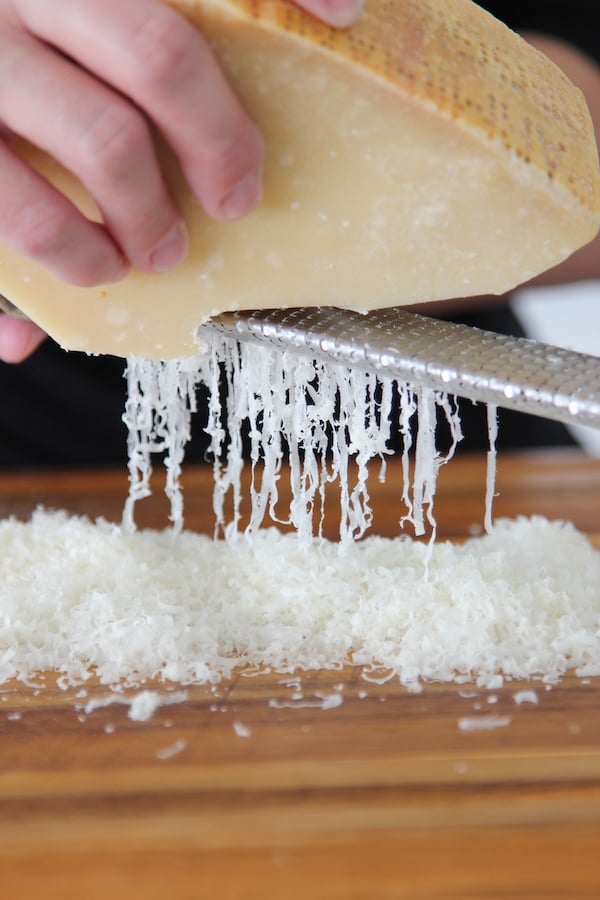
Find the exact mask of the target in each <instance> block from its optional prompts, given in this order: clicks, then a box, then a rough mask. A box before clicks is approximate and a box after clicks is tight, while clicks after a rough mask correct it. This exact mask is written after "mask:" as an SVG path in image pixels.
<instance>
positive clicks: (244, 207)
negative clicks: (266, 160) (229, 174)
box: [221, 172, 262, 219]
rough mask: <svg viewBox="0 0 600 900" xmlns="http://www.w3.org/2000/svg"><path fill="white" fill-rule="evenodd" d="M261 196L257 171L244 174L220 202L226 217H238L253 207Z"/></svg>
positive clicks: (259, 176)
mask: <svg viewBox="0 0 600 900" xmlns="http://www.w3.org/2000/svg"><path fill="white" fill-rule="evenodd" d="M261 196H262V177H261V175H260V174H258V173H257V172H253V173H252V174H250V175H246V177H245V178H242V180H241V181H240V183H239V184H237V185H236V186H235V187H234V189H233V190H232V191H231V193H229V194H227V196H226V197H225V199H224V200H223V202H222V204H221V212H222V214H223V216H224V217H225V218H226V219H239V218H241V217H242V216H245V215H246V213H249V212H250V210H252V209H254V207H255V206H256V205H257V203H259V202H260V198H261Z"/></svg>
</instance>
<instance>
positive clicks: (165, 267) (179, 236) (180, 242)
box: [150, 221, 188, 273]
mask: <svg viewBox="0 0 600 900" xmlns="http://www.w3.org/2000/svg"><path fill="white" fill-rule="evenodd" d="M187 248H188V238H187V228H186V227H185V223H184V222H181V221H180V222H178V223H177V225H175V226H174V227H173V228H171V230H170V231H168V232H167V234H166V235H165V236H164V238H163V239H162V240H161V241H160V243H158V244H157V245H156V247H155V248H154V250H153V251H152V253H151V255H150V266H151V268H152V271H153V272H156V273H160V272H168V271H169V269H172V268H173V267H174V266H176V265H177V263H180V262H181V260H182V259H183V258H184V256H185V255H186V253H187Z"/></svg>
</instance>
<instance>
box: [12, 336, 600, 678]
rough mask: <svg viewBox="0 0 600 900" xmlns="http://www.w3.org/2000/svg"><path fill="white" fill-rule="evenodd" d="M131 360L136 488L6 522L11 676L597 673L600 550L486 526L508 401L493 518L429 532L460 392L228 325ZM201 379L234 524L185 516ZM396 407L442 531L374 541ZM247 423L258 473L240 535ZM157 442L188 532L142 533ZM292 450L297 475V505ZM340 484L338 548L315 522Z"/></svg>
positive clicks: (220, 514)
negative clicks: (318, 358)
mask: <svg viewBox="0 0 600 900" xmlns="http://www.w3.org/2000/svg"><path fill="white" fill-rule="evenodd" d="M127 374H128V389H129V396H128V402H127V408H126V412H125V416H124V418H125V421H126V422H127V424H128V427H129V458H130V466H129V468H130V482H131V490H130V496H129V499H128V501H127V503H126V506H125V510H124V516H123V523H122V525H121V526H117V525H113V524H109V523H107V522H105V521H102V520H99V521H97V522H91V521H89V520H87V519H85V518H75V517H71V516H69V515H67V514H66V513H64V512H50V511H45V510H43V509H39V510H38V511H37V512H36V513H35V514H34V516H33V517H32V519H31V521H29V522H19V521H16V520H14V519H9V520H6V521H3V522H0V546H1V547H2V555H1V557H0V683H2V682H5V681H7V680H8V679H13V678H16V679H21V680H24V681H28V680H30V679H31V678H32V677H33V676H34V675H35V674H36V673H40V672H44V671H48V670H54V671H55V672H57V673H61V675H62V676H63V683H64V682H69V683H79V682H82V681H85V680H86V679H88V678H89V677H90V676H91V675H95V676H97V677H98V678H99V680H100V682H101V683H103V684H110V685H117V684H119V683H120V684H121V685H139V684H142V683H144V682H145V681H147V680H148V679H155V678H159V679H163V680H164V681H165V682H172V681H174V682H180V683H204V682H216V681H218V680H220V679H221V678H223V677H227V676H229V675H230V674H231V672H232V671H233V669H234V668H236V667H239V666H244V667H250V668H254V669H255V670H259V669H261V668H265V667H266V668H270V669H274V670H276V671H279V672H295V671H297V670H310V669H316V668H321V669H335V668H339V667H342V666H344V665H347V664H351V665H358V666H362V667H363V675H364V677H367V678H368V677H371V678H373V679H379V678H384V679H385V678H387V677H396V678H398V679H400V681H401V682H402V683H403V684H405V685H407V686H408V687H411V688H413V689H416V688H417V687H418V685H419V684H420V683H421V682H422V681H423V680H439V681H450V680H458V681H461V680H463V681H468V680H472V679H476V680H478V681H479V683H481V684H487V683H489V684H492V683H495V682H494V679H497V678H498V676H499V675H501V676H506V677H511V678H531V677H539V678H543V679H545V680H547V681H555V680H557V679H558V678H560V676H561V675H563V674H564V673H565V672H566V671H567V670H568V669H574V670H576V671H577V672H578V673H579V674H580V675H582V676H584V675H593V674H600V596H599V590H598V585H600V552H597V551H595V550H594V549H593V548H592V547H591V545H590V544H589V543H588V541H587V540H586V538H585V537H584V536H583V535H581V534H579V533H578V532H577V531H576V530H575V528H574V527H573V526H571V525H569V524H565V523H560V522H554V523H552V522H549V521H547V520H546V519H543V518H534V519H531V520H526V519H519V520H517V521H501V522H499V523H497V524H496V525H494V526H492V517H491V500H492V497H493V493H494V485H493V476H494V470H495V451H494V446H493V442H494V437H495V433H496V428H495V410H490V414H489V431H490V451H489V453H488V485H487V490H486V512H485V525H486V529H487V531H488V533H487V534H486V535H485V536H484V537H480V538H475V539H472V540H470V541H468V542H467V543H465V544H464V545H462V546H456V545H453V544H451V543H439V542H438V543H436V542H435V541H434V540H433V538H434V537H435V517H434V515H433V499H434V493H435V484H436V477H437V472H438V470H439V467H440V466H441V465H443V464H444V463H446V462H448V461H449V460H450V458H451V457H452V454H453V452H454V449H455V447H456V445H457V443H458V442H459V441H460V439H461V437H462V434H461V429H460V422H459V419H458V415H457V412H456V405H455V404H454V402H453V401H452V398H449V397H448V396H446V395H444V394H443V393H440V392H436V391H427V390H424V389H413V388H411V386H409V385H398V384H396V383H393V382H392V381H391V380H389V379H386V378H385V377H382V376H381V375H378V376H377V377H375V376H372V375H370V374H368V373H361V372H358V371H351V370H349V369H347V368H344V367H341V366H336V365H333V364H331V365H330V364H324V363H316V362H314V361H311V360H307V359H302V358H300V357H295V356H293V355H291V356H290V355H289V354H287V353H282V352H279V351H275V350H273V351H267V350H265V349H264V348H262V347H260V348H256V347H252V346H250V345H248V346H241V345H238V344H237V343H236V342H235V341H226V340H220V339H215V340H214V341H213V343H212V346H211V347H209V348H208V349H207V352H206V353H205V354H204V355H200V356H199V357H198V358H194V359H188V360H176V361H170V362H163V363H158V362H150V361H146V360H130V361H129V364H128V373H127ZM199 382H202V383H204V384H205V385H206V386H207V387H208V388H209V391H210V398H211V399H210V403H209V410H208V422H207V426H206V429H207V432H208V434H209V436H210V438H211V449H212V455H213V458H214V475H215V489H214V497H213V505H214V509H215V514H216V523H217V533H218V534H220V535H221V538H220V539H211V538H208V537H206V536H202V535H198V534H193V533H190V532H187V531H185V530H184V529H183V498H182V496H181V490H180V485H179V475H180V471H181V466H182V462H183V458H184V451H185V444H186V442H187V440H188V438H189V434H190V424H191V416H192V414H193V413H194V411H195V407H196V394H195V391H196V385H197V384H198V383H199ZM223 396H224V397H225V404H224V406H222V403H221V400H222V397H223ZM393 409H397V410H399V412H398V415H399V417H400V421H399V422H398V423H397V424H398V427H399V430H400V432H401V434H402V435H403V437H404V438H405V440H404V448H405V449H404V453H403V458H402V468H403V473H404V485H403V489H402V495H401V497H400V498H399V499H400V501H401V505H402V506H403V508H404V510H405V514H404V516H403V517H402V519H401V524H406V523H408V524H409V525H410V526H411V528H412V530H413V532H415V533H416V534H424V533H425V532H426V531H427V529H429V531H430V534H431V540H430V541H429V542H428V543H426V542H418V541H414V540H411V539H410V538H408V537H405V536H398V537H397V538H395V539H384V538H380V537H376V536H371V535H366V536H365V534H366V532H367V531H368V529H369V527H370V524H371V510H370V506H369V497H368V488H367V475H368V471H369V465H368V464H369V461H370V460H372V459H374V458H379V459H380V460H381V461H382V463H384V462H385V457H386V454H387V453H388V452H389V451H388V448H387V442H388V439H389V435H390V427H391V415H392V410H393ZM440 411H441V412H442V414H443V415H444V416H445V420H446V422H447V425H448V427H449V431H450V435H451V438H452V441H451V447H450V451H449V452H448V453H447V454H445V455H443V454H440V453H439V452H438V451H437V449H436V443H435V429H436V420H437V417H438V415H437V414H438V413H439V412H440ZM415 419H417V420H418V424H416V423H415ZM244 429H246V434H247V436H248V440H249V446H250V464H251V466H252V472H253V477H252V483H251V488H250V494H251V514H250V522H249V525H248V527H247V528H245V529H243V531H242V530H241V527H240V512H239V510H240V502H241V491H242V488H241V473H242V468H243V465H244V454H243V452H242V434H243V433H244ZM157 453H161V454H163V455H164V458H165V465H166V469H167V480H166V489H167V493H168V495H169V497H170V499H171V519H172V522H173V527H172V528H171V529H168V530H165V531H162V532H157V531H148V530H146V531H137V530H136V528H135V523H134V511H135V503H136V501H137V500H138V499H139V498H140V497H144V496H146V495H147V494H148V493H149V490H150V487H149V484H150V474H151V470H152V460H153V457H154V455H155V454H157ZM286 455H287V456H288V458H289V464H290V472H291V486H292V489H293V490H292V500H291V505H290V508H289V510H288V511H287V512H286V511H285V510H284V511H283V513H282V512H281V511H280V510H279V503H278V482H279V478H280V475H281V469H282V462H283V459H284V457H286ZM351 458H352V459H354V460H356V462H357V466H356V471H357V473H358V474H357V476H356V481H355V483H354V484H351V483H350V475H349V472H350V466H349V463H350V460H351ZM333 480H337V481H338V483H339V487H340V490H339V496H340V540H339V541H338V542H335V543H332V542H329V541H327V540H325V539H324V538H323V537H322V535H321V523H322V513H323V509H322V507H323V503H324V496H325V487H326V486H327V484H329V483H330V482H331V481H333ZM226 499H227V500H228V505H227V509H228V510H229V514H230V517H229V518H228V517H227V513H226ZM319 509H320V514H319ZM269 518H270V520H271V522H273V521H275V522H277V521H280V520H281V519H283V520H284V521H286V522H289V523H291V524H293V525H294V527H295V534H285V535H284V534H281V533H280V532H279V531H277V530H276V529H275V528H273V527H270V528H265V527H264V525H265V522H266V521H268V520H269ZM399 518H400V514H399ZM315 523H316V528H315ZM357 538H360V540H357Z"/></svg>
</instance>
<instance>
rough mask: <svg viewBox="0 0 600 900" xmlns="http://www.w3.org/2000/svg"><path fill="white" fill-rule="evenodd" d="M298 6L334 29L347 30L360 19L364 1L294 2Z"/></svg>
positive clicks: (326, 0) (314, 0) (305, 0)
mask: <svg viewBox="0 0 600 900" xmlns="http://www.w3.org/2000/svg"><path fill="white" fill-rule="evenodd" d="M296 2H297V4H298V6H301V7H303V9H305V10H306V11H307V12H309V13H312V14H313V15H314V16H317V18H319V19H322V20H323V21H324V22H327V23H328V24H329V25H333V26H334V27H335V28H347V27H348V26H349V25H353V24H354V22H356V20H357V19H358V18H359V17H360V14H361V13H362V11H363V8H364V5H365V4H364V0H296Z"/></svg>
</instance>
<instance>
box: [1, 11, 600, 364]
mask: <svg viewBox="0 0 600 900" xmlns="http://www.w3.org/2000/svg"><path fill="white" fill-rule="evenodd" d="M169 3H170V5H171V6H174V7H176V8H178V9H179V10H180V11H181V12H182V13H183V14H184V15H186V16H187V17H188V18H189V19H190V20H191V21H192V22H193V23H194V24H195V25H197V26H198V27H199V28H201V30H202V31H203V33H204V34H205V35H206V36H207V37H208V38H209V39H210V41H211V44H212V46H213V48H214V50H215V53H216V54H217V56H218V58H219V60H220V62H221V65H222V66H223V68H224V70H225V72H226V73H227V75H228V77H229V79H230V81H231V83H232V85H233V86H234V88H235V90H236V91H237V93H238V94H239V96H240V97H241V99H242V101H243V102H244V104H245V106H246V108H247V109H248V111H249V112H250V113H251V115H252V116H253V117H254V119H255V120H256V121H257V123H258V124H259V126H260V127H261V129H262V131H263V134H264V135H265V139H266V146H267V166H266V172H265V196H264V200H263V203H262V204H261V207H260V209H258V210H256V211H255V212H253V213H252V214H251V215H249V216H247V217H246V218H244V219H243V220H241V221H239V222H235V223H217V222H214V221H212V220H210V219H209V218H208V217H207V216H206V215H205V214H204V212H203V211H202V210H201V209H200V208H199V206H198V204H197V203H196V201H195V200H194V198H193V197H192V196H191V194H190V191H189V190H188V188H187V186H186V184H185V182H184V180H183V178H182V176H181V173H180V171H179V169H178V167H177V165H176V164H175V162H174V161H173V159H172V158H171V156H170V155H169V153H168V151H167V150H166V149H165V148H162V149H161V152H162V155H163V159H162V161H163V165H164V168H165V171H166V173H167V176H168V179H169V182H170V184H171V187H172V190H173V192H174V194H175V196H176V198H177V201H178V203H179V205H180V207H181V209H182V211H183V213H184V215H185V218H186V221H187V223H188V227H189V229H190V234H191V247H190V253H189V255H188V258H187V259H186V261H185V262H184V263H182V264H181V265H180V266H178V267H177V268H176V269H175V270H173V271H172V272H170V273H167V274H165V275H160V276H158V275H152V276H150V275H146V274H144V273H140V272H137V271H134V272H132V273H131V275H129V276H128V278H126V279H125V280H124V281H123V282H120V283H119V284H116V285H103V286H100V287H97V288H78V287H73V286H70V285H65V284H63V283H61V282H59V281H58V280H57V279H56V278H55V277H54V276H52V275H51V274H49V273H48V272H46V271H45V270H44V269H42V268H41V267H39V266H37V265H36V264H35V263H33V262H31V261H30V260H26V259H24V258H22V257H20V256H19V255H18V254H16V253H14V252H13V251H11V250H10V249H8V248H6V247H0V293H3V294H5V295H6V296H7V297H8V298H9V299H11V300H12V302H13V303H15V304H16V305H17V306H19V307H20V308H21V309H22V310H23V311H24V312H26V313H27V314H28V315H29V316H30V317H31V318H33V319H34V320H35V321H37V322H38V323H39V324H40V325H41V326H42V327H43V328H45V329H46V330H47V331H48V333H49V334H51V335H52V336H53V337H54V338H55V339H56V340H57V341H58V342H59V343H60V344H61V345H62V346H63V347H65V348H66V349H73V350H83V351H86V352H89V353H110V354H115V355H118V356H129V355H135V356H145V357H149V358H163V359H166V358H171V357H178V356H187V355H191V354H193V353H195V352H196V351H197V345H196V341H195V333H196V330H197V327H198V325H200V324H201V323H202V322H203V321H205V320H206V319H207V318H208V317H210V316H211V315H214V314H216V313H218V312H221V311H225V310H230V309H253V308H274V307H283V306H287V307H293V306H324V305H335V306H340V307H345V308H352V309H359V310H368V309H370V308H373V307H384V306H395V305H398V306H400V305H406V304H410V303H415V302H425V301H428V300H440V299H447V298H451V297H459V296H473V295H477V294H480V293H496V294H501V293H504V292H506V291H509V290H511V289H512V288H513V287H515V286H516V285H518V284H520V283H522V282H524V281H526V280H528V279H530V278H532V277H533V276H535V275H536V274H538V273H539V272H541V271H544V270H546V269H548V268H551V267H552V266H554V265H556V264H557V263H559V262H560V261H561V260H563V259H564V258H566V257H567V256H569V255H570V254H571V253H572V252H574V251H575V250H576V249H578V248H579V247H580V246H582V245H584V244H585V243H587V242H588V241H590V240H591V239H592V238H593V237H594V236H595V234H596V233H597V231H598V228H599V227H600V173H599V170H598V154H597V148H596V144H595V140H594V134H593V128H592V124H591V120H590V116H589V113H588V110H587V107H586V105H585V101H584V99H583V97H582V95H581V93H580V92H579V91H578V90H577V89H576V88H574V87H573V85H571V84H570V82H569V81H568V79H566V77H565V76H564V75H563V73H562V72H560V70H559V69H557V68H556V66H554V65H553V64H552V63H551V62H550V61H548V60H547V59H546V58H545V57H544V56H543V55H542V54H541V53H539V52H538V51H537V50H534V49H533V48H531V47H530V46H529V45H527V44H526V43H525V42H524V41H523V40H522V39H521V38H520V37H518V36H517V35H515V34H514V33H513V32H511V31H509V30H508V29H507V28H506V27H505V26H504V25H502V24H501V23H500V22H498V21H497V20H496V19H494V18H493V17H492V16H490V15H489V14H487V13H485V12H484V11H483V10H481V8H479V7H477V6H476V5H475V4H473V3H471V2H469V0H443V2H433V0H430V2H427V0H414V2H412V0H387V2H385V0H382V2H373V0H372V2H371V3H367V8H366V13H365V15H364V16H363V18H362V19H361V20H360V21H359V23H357V25H356V26H354V27H353V28H351V29H348V30H345V31H339V30H334V29H331V28H329V27H328V26H326V25H324V24H323V23H321V22H319V21H318V20H316V19H314V18H312V17H311V16H309V15H307V14H306V13H304V12H303V11H302V10H300V9H299V8H298V7H296V6H295V5H293V4H291V3H289V2H284V0H169ZM20 151H21V152H22V154H23V155H24V156H25V157H26V158H27V159H29V160H30V161H31V163H32V165H34V166H35V167H36V168H38V169H39V170H40V171H41V172H42V173H43V174H44V175H45V176H46V177H47V178H49V180H51V181H52V182H53V183H55V184H57V185H58V186H59V187H60V189H61V190H64V191H65V192H66V193H67V194H68V195H69V196H70V197H71V198H73V199H74V200H75V202H77V203H78V205H80V206H81V208H82V209H83V210H84V211H85V212H86V214H90V215H92V216H94V215H97V213H96V211H95V207H94V204H93V202H92V201H91V199H90V198H89V197H88V196H87V195H86V194H85V191H84V190H83V188H82V187H81V185H80V184H79V183H78V182H77V181H76V180H75V179H74V178H73V177H72V176H71V175H70V174H69V173H67V172H65V171H64V170H63V169H62V168H61V167H60V166H59V165H58V164H57V163H56V162H55V161H54V160H52V159H50V158H49V157H47V156H46V155H45V154H43V153H41V152H40V151H38V150H36V149H35V148H33V147H30V146H26V145H22V147H21V148H20Z"/></svg>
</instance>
